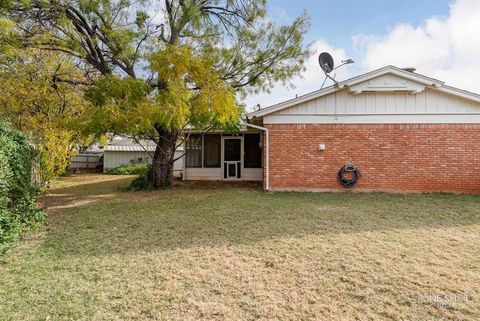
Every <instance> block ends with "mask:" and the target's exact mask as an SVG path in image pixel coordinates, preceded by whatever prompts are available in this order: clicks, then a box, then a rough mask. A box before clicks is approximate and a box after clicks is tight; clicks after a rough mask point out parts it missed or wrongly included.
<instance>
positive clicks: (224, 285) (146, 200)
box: [0, 175, 480, 321]
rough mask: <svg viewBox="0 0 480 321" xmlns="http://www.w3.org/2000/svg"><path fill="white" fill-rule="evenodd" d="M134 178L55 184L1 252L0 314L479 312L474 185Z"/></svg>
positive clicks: (459, 315) (448, 315) (426, 315)
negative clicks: (392, 186)
mask: <svg viewBox="0 0 480 321" xmlns="http://www.w3.org/2000/svg"><path fill="white" fill-rule="evenodd" d="M129 180H131V178H129V177H118V176H103V175H83V176H76V177H75V176H74V177H70V178H66V179H64V180H63V181H62V182H61V186H58V187H56V188H54V189H52V190H51V191H50V194H49V195H48V196H46V197H45V198H44V203H45V205H46V206H48V214H49V217H50V218H49V220H50V225H49V226H48V227H47V228H46V229H45V230H44V231H42V232H39V233H36V234H34V235H29V236H28V237H27V239H26V240H24V241H23V242H22V243H21V244H20V246H19V247H18V248H17V249H15V250H14V251H12V252H10V253H8V254H7V255H6V256H4V257H3V258H2V260H3V261H2V263H1V264H0V320H2V321H3V320H331V321H333V320H383V319H384V320H480V197H479V196H455V195H447V194H445V195H444V194H433V195H389V194H381V193H378V194H377V193H375V194H356V193H325V194H314V193H262V192H261V191H260V190H259V189H258V188H257V187H252V186H247V187H245V186H221V185H216V186H213V187H208V186H205V185H199V186H191V185H184V186H180V187H176V188H174V189H171V190H166V191H155V192H137V193H125V192H120V191H118V189H117V187H118V186H121V185H126V184H127V183H128V182H129ZM429 295H430V296H431V297H429ZM436 295H439V296H440V297H435V296H436ZM445 295H447V296H450V297H447V298H445V297H444V296H445ZM465 295H466V297H465ZM435 301H437V302H435Z"/></svg>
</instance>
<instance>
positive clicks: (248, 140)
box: [243, 134, 262, 168]
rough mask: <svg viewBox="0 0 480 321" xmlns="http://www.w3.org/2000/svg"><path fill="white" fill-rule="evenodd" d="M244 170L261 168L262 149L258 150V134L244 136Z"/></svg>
mask: <svg viewBox="0 0 480 321" xmlns="http://www.w3.org/2000/svg"><path fill="white" fill-rule="evenodd" d="M243 139H244V144H245V146H244V150H245V155H244V158H243V160H244V165H243V167H244V168H262V149H261V148H260V134H245V135H244V138H243Z"/></svg>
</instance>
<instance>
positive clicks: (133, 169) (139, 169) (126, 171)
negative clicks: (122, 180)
mask: <svg viewBox="0 0 480 321" xmlns="http://www.w3.org/2000/svg"><path fill="white" fill-rule="evenodd" d="M146 172H148V166H135V165H123V166H119V167H114V168H109V169H107V170H106V171H105V174H109V175H142V174H144V173H146Z"/></svg>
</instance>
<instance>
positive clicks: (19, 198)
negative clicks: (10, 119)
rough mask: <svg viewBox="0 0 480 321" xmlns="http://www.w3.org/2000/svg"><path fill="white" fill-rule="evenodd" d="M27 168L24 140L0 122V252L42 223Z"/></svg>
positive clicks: (28, 153) (29, 161)
mask: <svg viewBox="0 0 480 321" xmlns="http://www.w3.org/2000/svg"><path fill="white" fill-rule="evenodd" d="M31 170H32V152H31V149H30V146H29V145H28V142H27V139H26V138H25V136H24V135H23V134H22V133H20V132H18V131H16V130H14V129H12V128H11V127H10V125H8V124H7V123H5V122H0V254H3V253H4V252H5V251H6V250H8V249H9V248H11V247H13V246H14V245H15V244H16V243H17V242H18V240H19V238H20V235H21V233H22V232H23V231H26V230H29V229H32V228H34V227H36V226H37V225H38V224H40V223H44V222H45V216H44V213H43V212H42V211H41V210H39V209H37V207H36V204H35V199H36V196H37V194H38V190H37V189H36V188H35V187H33V186H32V184H31Z"/></svg>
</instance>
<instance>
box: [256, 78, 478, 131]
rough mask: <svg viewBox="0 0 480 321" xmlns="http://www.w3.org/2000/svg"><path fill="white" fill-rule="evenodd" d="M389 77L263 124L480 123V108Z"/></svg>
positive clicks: (447, 91) (443, 91) (447, 92)
mask: <svg viewBox="0 0 480 321" xmlns="http://www.w3.org/2000/svg"><path fill="white" fill-rule="evenodd" d="M452 92H454V90H452V89H451V87H446V86H442V85H438V87H437V86H425V85H423V84H419V83H416V82H414V81H411V80H405V79H402V78H401V77H397V76H392V75H384V76H382V77H378V78H374V79H371V80H369V81H365V82H362V83H359V84H355V85H353V86H344V87H343V88H339V89H338V90H332V91H330V92H328V93H326V94H325V95H321V96H319V97H316V98H312V99H309V100H304V101H300V102H299V103H298V104H293V105H292V106H290V107H288V108H285V109H281V110H278V111H276V112H273V113H270V114H268V115H265V116H264V118H263V122H264V124H382V123H383V124H385V123H392V124H395V123H398V124H402V123H433V124H434V123H480V102H479V101H478V99H477V100H472V99H467V98H464V97H462V95H461V94H462V93H461V92H460V94H452Z"/></svg>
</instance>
